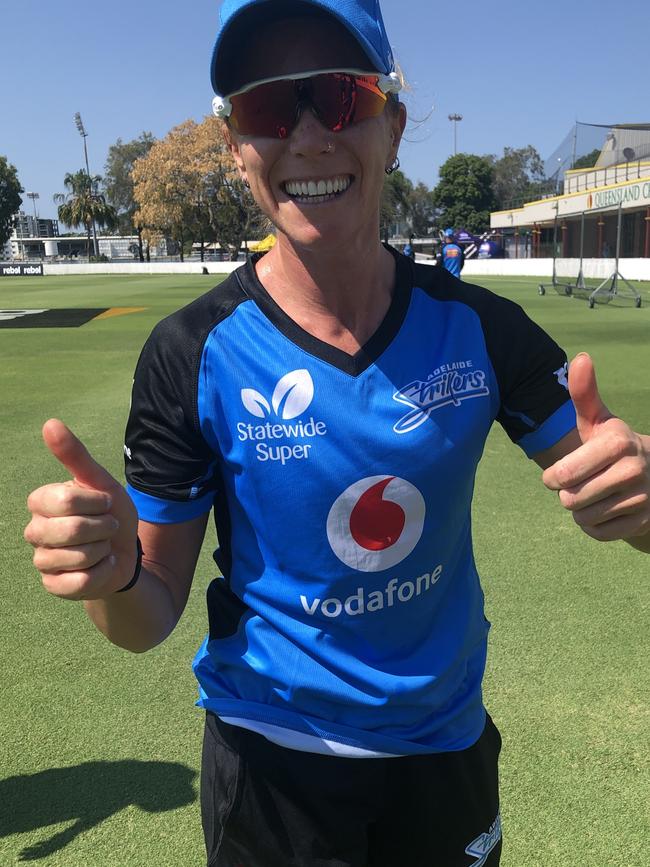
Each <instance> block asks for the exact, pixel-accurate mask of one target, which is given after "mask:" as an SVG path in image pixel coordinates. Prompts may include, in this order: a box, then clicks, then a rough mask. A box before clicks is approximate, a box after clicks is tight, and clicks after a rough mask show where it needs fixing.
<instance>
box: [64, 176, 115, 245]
mask: <svg viewBox="0 0 650 867" xmlns="http://www.w3.org/2000/svg"><path fill="white" fill-rule="evenodd" d="M101 182H102V178H101V175H93V176H92V177H90V176H89V175H88V174H87V172H86V171H85V170H84V169H79V171H78V172H74V173H72V174H71V173H68V174H67V175H66V176H65V178H64V179H63V186H64V187H65V188H66V190H67V191H68V192H67V193H55V195H54V201H55V202H56V203H58V205H59V208H58V214H59V220H61V222H62V223H65V224H66V226H72V228H73V229H76V228H77V226H85V227H86V235H87V238H88V259H89V260H90V257H91V252H90V233H91V228H92V224H93V221H94V222H95V224H96V225H97V226H100V227H101V226H106V227H108V228H112V227H113V226H114V225H115V224H116V222H117V214H116V213H115V209H114V208H113V207H111V205H108V204H107V203H106V199H105V198H104V196H103V195H101V193H98V192H97V190H98V189H99V186H100V184H101Z"/></svg>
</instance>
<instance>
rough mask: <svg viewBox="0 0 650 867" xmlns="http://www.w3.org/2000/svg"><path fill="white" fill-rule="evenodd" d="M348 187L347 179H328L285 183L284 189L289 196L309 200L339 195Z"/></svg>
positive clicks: (348, 179) (348, 181)
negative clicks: (315, 197) (333, 194)
mask: <svg viewBox="0 0 650 867" xmlns="http://www.w3.org/2000/svg"><path fill="white" fill-rule="evenodd" d="M349 186H350V178H349V177H340V178H329V179H328V180H320V181H286V182H285V185H284V188H285V190H286V191H287V193H288V194H289V195H290V196H300V197H304V198H309V197H313V196H329V195H332V193H341V192H343V191H344V190H347V188H348V187H349Z"/></svg>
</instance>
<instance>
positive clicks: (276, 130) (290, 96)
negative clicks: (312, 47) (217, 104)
mask: <svg viewBox="0 0 650 867" xmlns="http://www.w3.org/2000/svg"><path fill="white" fill-rule="evenodd" d="M230 101H231V103H232V113H231V115H230V118H229V122H230V124H231V126H232V127H233V128H234V129H235V130H236V131H237V132H238V133H241V135H260V136H270V137H272V138H286V137H287V136H288V135H289V133H290V132H291V129H292V127H293V125H294V123H295V120H296V111H297V107H298V105H297V101H296V88H295V82H293V81H290V80H288V81H271V82H269V83H268V84H260V85H259V86H258V87H254V88H253V89H252V90H249V91H247V92H246V93H240V94H238V95H235V96H231V97H230Z"/></svg>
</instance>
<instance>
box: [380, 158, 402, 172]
mask: <svg viewBox="0 0 650 867" xmlns="http://www.w3.org/2000/svg"><path fill="white" fill-rule="evenodd" d="M398 168H399V157H395V159H394V160H393V164H392V165H391V166H389V167H388V168H387V169H384V171H385V172H386V174H387V175H392V174H393V172H396V171H397V169H398Z"/></svg>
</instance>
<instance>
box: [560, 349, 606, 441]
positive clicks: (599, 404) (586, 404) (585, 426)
mask: <svg viewBox="0 0 650 867" xmlns="http://www.w3.org/2000/svg"><path fill="white" fill-rule="evenodd" d="M569 394H570V395H571V399H572V400H573V405H574V406H575V408H576V419H577V425H578V433H579V434H580V439H581V440H582V442H583V443H584V442H586V441H587V440H588V439H589V438H590V437H591V435H592V434H593V431H594V429H595V428H596V427H597V426H598V425H599V424H600V423H601V422H604V421H607V419H609V418H612V414H611V412H610V411H609V410H608V409H607V407H606V406H605V404H604V403H603V401H602V399H601V397H600V394H599V393H598V383H597V382H596V371H595V370H594V363H593V361H592V360H591V356H589V355H588V354H587V353H586V352H580V353H579V354H578V355H576V357H575V358H574V359H573V361H572V362H571V364H570V366H569Z"/></svg>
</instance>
